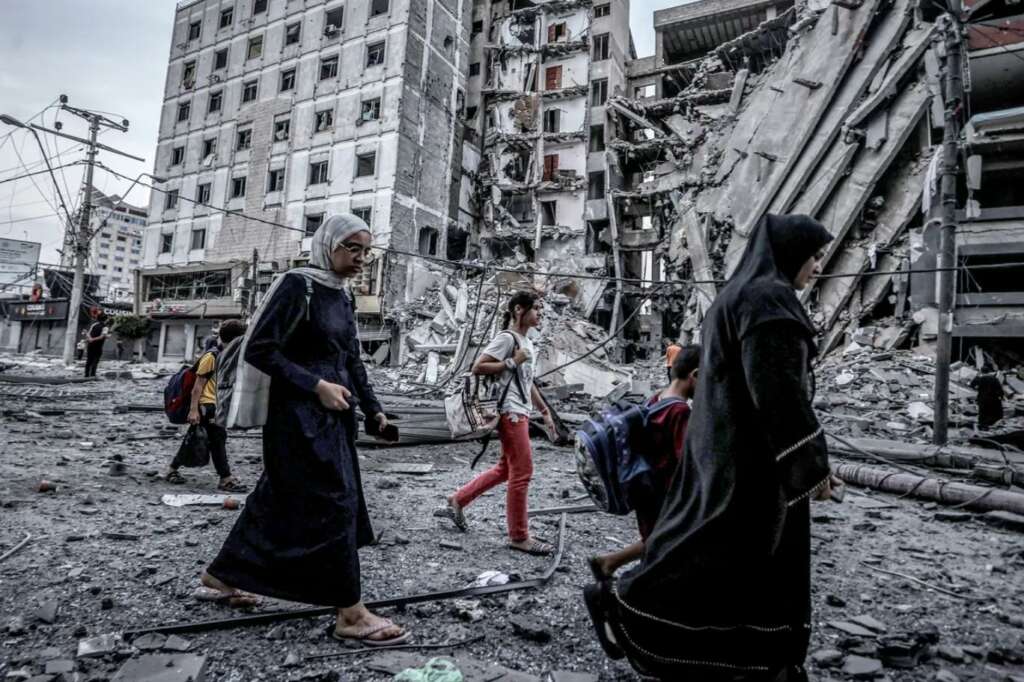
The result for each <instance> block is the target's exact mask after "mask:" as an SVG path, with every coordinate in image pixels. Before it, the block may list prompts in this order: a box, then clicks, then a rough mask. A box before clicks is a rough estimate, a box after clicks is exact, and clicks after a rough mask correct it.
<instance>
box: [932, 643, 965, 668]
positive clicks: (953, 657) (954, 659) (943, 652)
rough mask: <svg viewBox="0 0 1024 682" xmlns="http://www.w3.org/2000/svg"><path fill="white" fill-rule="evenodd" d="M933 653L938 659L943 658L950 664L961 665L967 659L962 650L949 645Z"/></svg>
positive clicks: (940, 647)
mask: <svg viewBox="0 0 1024 682" xmlns="http://www.w3.org/2000/svg"><path fill="white" fill-rule="evenodd" d="M935 653H936V655H938V657H939V658H943V659H945V660H947V661H950V662H951V663H963V662H964V661H965V660H966V659H967V655H966V654H965V653H964V650H963V649H961V648H960V647H958V646H952V645H949V644H944V645H942V646H939V647H937V648H936V649H935Z"/></svg>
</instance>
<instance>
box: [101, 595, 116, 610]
mask: <svg viewBox="0 0 1024 682" xmlns="http://www.w3.org/2000/svg"><path fill="white" fill-rule="evenodd" d="M100 608H101V609H102V610H104V611H109V610H110V609H112V608H114V600H113V599H111V598H110V597H104V598H103V600H102V601H101V602H100Z"/></svg>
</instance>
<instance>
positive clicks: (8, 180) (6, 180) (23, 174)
mask: <svg viewBox="0 0 1024 682" xmlns="http://www.w3.org/2000/svg"><path fill="white" fill-rule="evenodd" d="M81 163H82V162H81V161H72V162H71V163H65V164H64V165H63V166H54V167H53V170H57V169H58V168H67V167H69V166H78V165H81ZM49 172H50V171H49V170H39V171H32V172H31V173H22V174H21V175H15V176H14V177H11V178H4V179H2V180H0V185H2V184H4V183H5V182H14V181H15V180H22V179H24V178H29V177H32V176H33V175H42V174H43V173H49ZM11 196H14V194H12V195H11Z"/></svg>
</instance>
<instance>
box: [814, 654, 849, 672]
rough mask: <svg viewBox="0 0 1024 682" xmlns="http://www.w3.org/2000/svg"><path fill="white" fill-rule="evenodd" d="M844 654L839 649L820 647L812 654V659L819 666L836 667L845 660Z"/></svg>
mask: <svg viewBox="0 0 1024 682" xmlns="http://www.w3.org/2000/svg"><path fill="white" fill-rule="evenodd" d="M844 656H845V654H844V653H843V652H842V651H839V650H838V649H818V650H817V651H815V652H814V653H812V654H811V660H812V661H814V664H815V665H817V666H818V667H819V668H834V667H835V666H837V665H839V664H840V663H842V662H843V657H844Z"/></svg>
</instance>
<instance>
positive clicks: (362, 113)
mask: <svg viewBox="0 0 1024 682" xmlns="http://www.w3.org/2000/svg"><path fill="white" fill-rule="evenodd" d="M368 106H369V108H367V107H368ZM380 110H381V98H380V97H371V98H370V99H364V100H362V101H361V102H360V103H359V121H360V122H361V123H369V122H370V121H379V120H380ZM368 111H369V112H371V113H372V114H373V115H372V116H369V117H367V115H366V114H367V112H368Z"/></svg>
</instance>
